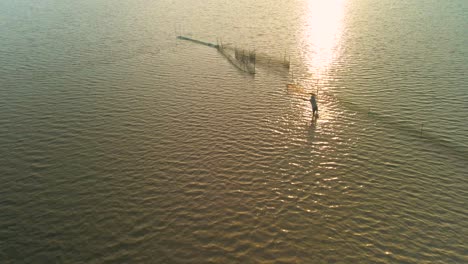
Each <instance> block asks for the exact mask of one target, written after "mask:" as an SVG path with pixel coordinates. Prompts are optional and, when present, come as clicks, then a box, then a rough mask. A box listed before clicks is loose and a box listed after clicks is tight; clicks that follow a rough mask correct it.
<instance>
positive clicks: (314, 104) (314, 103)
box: [309, 93, 318, 116]
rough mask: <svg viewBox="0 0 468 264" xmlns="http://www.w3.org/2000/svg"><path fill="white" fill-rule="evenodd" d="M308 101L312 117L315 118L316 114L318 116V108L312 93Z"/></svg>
mask: <svg viewBox="0 0 468 264" xmlns="http://www.w3.org/2000/svg"><path fill="white" fill-rule="evenodd" d="M309 101H310V104H311V105H312V116H316V113H317V114H318V106H317V100H316V97H315V94H314V93H311V96H310V100H309Z"/></svg>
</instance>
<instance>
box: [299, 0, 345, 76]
mask: <svg viewBox="0 0 468 264" xmlns="http://www.w3.org/2000/svg"><path fill="white" fill-rule="evenodd" d="M345 6H346V0H309V1H308V2H307V6H306V14H305V23H304V30H303V36H302V37H303V40H302V41H303V43H304V46H305V47H304V48H305V50H304V53H305V59H306V64H307V67H308V70H309V72H311V73H312V74H313V75H314V79H316V80H320V81H323V79H324V77H325V76H324V75H325V74H326V72H327V71H328V70H329V68H330V66H331V64H332V63H333V61H334V60H335V59H336V58H337V56H338V54H339V43H340V39H341V35H342V33H343V20H344V13H345Z"/></svg>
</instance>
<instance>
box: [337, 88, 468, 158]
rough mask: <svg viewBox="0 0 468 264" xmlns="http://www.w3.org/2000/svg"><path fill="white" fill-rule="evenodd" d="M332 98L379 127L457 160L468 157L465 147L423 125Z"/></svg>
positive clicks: (467, 150)
mask: <svg viewBox="0 0 468 264" xmlns="http://www.w3.org/2000/svg"><path fill="white" fill-rule="evenodd" d="M332 96H333V97H335V98H337V100H338V102H339V103H340V104H342V105H343V106H344V107H345V108H347V109H349V110H352V111H355V112H357V113H360V114H365V115H367V118H368V119H369V120H372V121H376V122H378V124H379V125H382V126H383V127H385V128H388V129H396V130H398V131H400V132H404V133H405V134H406V135H407V136H408V137H410V138H411V139H412V140H424V141H426V142H427V143H429V144H431V145H433V146H434V147H436V148H439V149H442V150H444V151H445V153H450V154H451V155H453V156H455V157H457V158H462V159H464V158H466V157H467V156H468V149H467V148H466V147H465V146H463V145H462V144H458V143H457V142H452V141H449V140H447V139H444V138H442V137H441V136H439V135H437V134H435V133H434V132H433V131H431V130H430V129H428V128H427V127H424V123H420V124H416V123H414V122H411V121H408V120H398V119H397V118H395V117H393V116H389V115H385V114H382V113H379V112H377V111H375V110H372V108H371V107H368V106H367V107H366V106H361V105H358V104H356V103H352V102H349V101H346V100H341V99H340V98H338V97H336V96H335V95H332ZM434 122H437V120H434Z"/></svg>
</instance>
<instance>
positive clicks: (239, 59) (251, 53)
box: [177, 36, 290, 74]
mask: <svg viewBox="0 0 468 264" xmlns="http://www.w3.org/2000/svg"><path fill="white" fill-rule="evenodd" d="M177 38H178V39H182V40H187V41H191V42H194V43H197V44H201V45H205V46H208V47H212V48H216V49H217V50H218V51H219V53H221V54H222V55H223V56H224V57H225V58H226V59H227V60H228V61H229V62H231V63H232V64H233V65H234V66H236V68H238V69H239V70H241V71H243V72H247V73H249V74H255V69H256V65H258V64H261V65H266V66H271V65H279V66H281V67H285V68H289V65H290V61H289V60H286V56H285V57H284V58H283V60H279V59H277V58H273V57H271V56H268V55H259V54H257V52H256V51H255V50H246V49H241V48H237V47H232V46H231V45H225V44H223V43H220V42H219V41H218V44H213V43H209V42H204V41H200V40H196V39H192V38H189V37H185V36H178V37H177Z"/></svg>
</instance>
